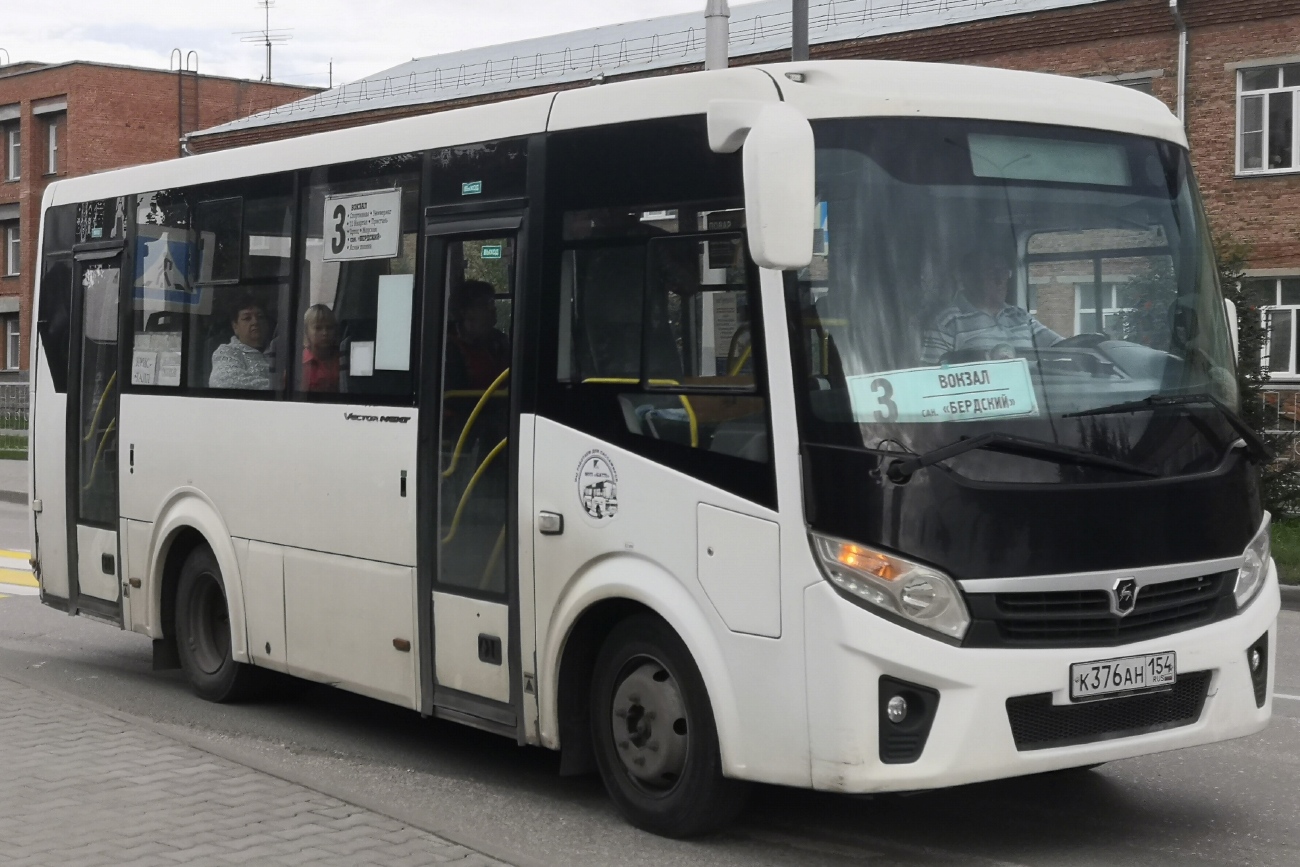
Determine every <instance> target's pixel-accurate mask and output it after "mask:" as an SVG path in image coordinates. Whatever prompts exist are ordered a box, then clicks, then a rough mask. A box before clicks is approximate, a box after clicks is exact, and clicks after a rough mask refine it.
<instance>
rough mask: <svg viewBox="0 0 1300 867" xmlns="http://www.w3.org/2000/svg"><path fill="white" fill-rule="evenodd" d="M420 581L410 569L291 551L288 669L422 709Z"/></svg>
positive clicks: (287, 606)
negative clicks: (415, 593)
mask: <svg viewBox="0 0 1300 867" xmlns="http://www.w3.org/2000/svg"><path fill="white" fill-rule="evenodd" d="M414 584H415V570H414V569H412V568H409V567H402V566H391V565H388V564H386V563H374V562H370V561H367V560H356V559H353V558H349V557H336V556H332V555H329V554H318V553H316V552H314V551H303V550H299V549H294V548H289V549H285V552H284V624H285V641H286V644H287V646H288V650H289V673H290V674H294V675H298V676H300V677H305V678H308V679H310V680H316V681H321V682H324V683H330V684H333V685H334V686H338V687H342V688H344V689H348V690H351V691H353V692H359V693H361V694H362V695H368V696H371V697H372V698H378V699H382V700H383V701H390V702H393V703H394V704H400V705H402V706H404V707H409V708H412V709H415V710H418V709H419V707H420V699H419V694H418V692H419V691H418V687H417V681H416V674H417V671H416V665H415V661H416V659H418V658H419V654H418V653H417V652H415V650H416V648H417V647H418V641H417V636H416V626H415V611H414V609H413V608H412V606H411V595H412V594H411V588H412V587H413V586H414ZM251 619H252V618H251V616H250V621H251ZM401 641H406V642H409V644H407V645H406V647H407V648H408V649H407V650H405V651H403V650H399V649H398V644H399V643H400V642H401Z"/></svg>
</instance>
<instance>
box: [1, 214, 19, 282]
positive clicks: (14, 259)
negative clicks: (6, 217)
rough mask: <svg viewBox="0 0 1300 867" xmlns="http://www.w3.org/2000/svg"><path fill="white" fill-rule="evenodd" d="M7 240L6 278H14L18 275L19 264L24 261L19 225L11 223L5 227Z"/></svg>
mask: <svg viewBox="0 0 1300 867" xmlns="http://www.w3.org/2000/svg"><path fill="white" fill-rule="evenodd" d="M4 240H5V276H6V277H13V276H15V275H16V274H17V273H18V264H19V262H21V261H22V246H21V244H20V243H19V239H18V224H17V223H9V224H8V225H6V226H5V227H4Z"/></svg>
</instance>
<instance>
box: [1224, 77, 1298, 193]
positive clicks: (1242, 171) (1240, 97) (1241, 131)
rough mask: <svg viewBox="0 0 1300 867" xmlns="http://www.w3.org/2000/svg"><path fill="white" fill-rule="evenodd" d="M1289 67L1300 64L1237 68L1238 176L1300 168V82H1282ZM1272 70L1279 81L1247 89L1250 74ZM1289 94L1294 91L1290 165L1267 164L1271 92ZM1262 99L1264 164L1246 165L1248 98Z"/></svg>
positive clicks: (1285, 172) (1268, 173)
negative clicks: (1245, 85) (1244, 85)
mask: <svg viewBox="0 0 1300 867" xmlns="http://www.w3.org/2000/svg"><path fill="white" fill-rule="evenodd" d="M1287 66H1300V64H1295V63H1270V64H1261V65H1259V66H1247V67H1241V68H1239V69H1238V70H1237V130H1236V144H1235V147H1236V154H1237V155H1236V166H1237V174H1239V175H1275V174H1287V173H1290V172H1296V171H1300V104H1297V102H1300V100H1298V99H1297V94H1300V84H1293V85H1282V84H1281V82H1283V81H1284V80H1285V78H1284V73H1283V71H1282V70H1283V68H1284V67H1287ZM1268 69H1272V70H1274V71H1276V72H1277V75H1278V79H1277V80H1278V82H1279V84H1278V85H1277V86H1275V87H1271V88H1268V89H1266V90H1250V91H1247V90H1244V89H1243V84H1244V82H1245V77H1246V76H1247V75H1252V74H1255V73H1259V72H1263V71H1265V70H1268ZM1275 93H1289V94H1291V164H1290V165H1289V166H1278V167H1276V168H1274V167H1270V166H1269V165H1268V141H1269V128H1268V125H1269V111H1268V104H1269V102H1270V100H1271V97H1272V94H1275ZM1255 98H1258V99H1261V100H1262V101H1263V107H1262V112H1261V116H1262V120H1261V123H1262V125H1261V127H1260V128H1259V130H1257V132H1258V133H1259V134H1260V136H1261V138H1262V145H1261V146H1262V151H1261V163H1262V165H1261V166H1260V167H1259V168H1247V167H1246V151H1245V136H1246V132H1245V123H1246V100H1248V99H1255Z"/></svg>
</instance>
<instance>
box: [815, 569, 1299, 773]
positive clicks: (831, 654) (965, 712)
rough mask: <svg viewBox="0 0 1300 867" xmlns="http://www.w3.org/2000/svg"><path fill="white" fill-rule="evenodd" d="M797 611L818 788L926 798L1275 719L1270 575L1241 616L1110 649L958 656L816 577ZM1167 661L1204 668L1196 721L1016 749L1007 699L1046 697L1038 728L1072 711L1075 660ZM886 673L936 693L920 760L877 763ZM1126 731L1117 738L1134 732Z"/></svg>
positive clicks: (1184, 673) (1238, 733)
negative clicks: (923, 793)
mask: <svg viewBox="0 0 1300 867" xmlns="http://www.w3.org/2000/svg"><path fill="white" fill-rule="evenodd" d="M805 603H806V604H805V617H806V618H807V619H806V624H805V630H806V632H805V635H806V642H807V644H806V647H807V656H806V659H807V665H808V715H809V728H810V731H809V734H810V742H811V743H810V746H811V752H812V778H813V787H814V788H817V789H822V790H827V791H838V792H851V793H862V792H885V791H904V790H915V789H927V788H938V787H942V786H952V785H960V784H964V783H973V782H979V781H982V780H992V779H998V778H1002V777H1013V776H1020V775H1023V774H1035V773H1042V772H1044V771H1052V770H1059V769H1062V768H1070V767H1077V766H1081V765H1091V764H1096V763H1099V762H1109V761H1113V760H1115V759H1123V758H1130V757H1133V756H1139V755H1144V754H1147V753H1155V752H1161V751H1164V750H1173V749H1180V748H1182V747H1190V746H1197V745H1200V744H1209V743H1214V742H1216V741H1222V740H1227V739H1229V738H1237V737H1242V736H1245V735H1249V734H1253V733H1255V732H1258V731H1260V730H1261V729H1263V728H1264V726H1265V725H1267V723H1268V720H1269V717H1270V716H1271V714H1272V709H1273V682H1274V671H1273V667H1274V662H1273V661H1274V660H1275V659H1276V658H1277V654H1276V647H1277V615H1278V611H1279V609H1280V607H1281V604H1280V593H1279V591H1278V583H1277V573H1276V569H1275V568H1273V567H1270V570H1269V575H1268V579H1267V581H1266V582H1265V585H1264V587H1263V588H1262V589H1261V591H1260V593H1259V594H1258V595H1257V596H1256V597H1255V599H1254V601H1253V602H1251V603H1250V604H1249V605H1248V606H1247V607H1246V609H1245V610H1244V611H1242V612H1240V613H1238V614H1237V615H1236V616H1234V617H1231V618H1229V619H1227V620H1224V621H1221V622H1218V623H1214V624H1211V625H1208V626H1204V627H1201V628H1198V629H1193V630H1189V631H1187V632H1181V633H1177V634H1174V635H1169V636H1165V637H1163V638H1156V639H1151V640H1148V641H1142V642H1136V643H1133V644H1125V645H1119V646H1113V647H1084V648H1066V649H1058V648H1049V649H1043V648H1035V649H976V648H962V647H954V646H952V645H949V644H946V643H944V642H941V641H938V640H935V639H932V638H929V637H928V636H926V635H923V634H920V633H918V632H914V631H912V630H910V629H907V628H905V627H902V626H897V625H895V624H893V623H891V622H889V621H886V620H884V619H883V618H881V617H877V616H875V615H874V614H872V613H870V612H869V611H867V610H864V609H863V608H861V607H859V606H857V605H855V604H853V603H852V602H849V601H848V600H846V599H844V598H842V597H840V596H839V595H838V594H837V593H836V592H835V590H834V589H832V587H831V586H830V585H829V584H828V583H826V582H824V581H823V582H820V583H818V584H815V585H813V586H811V587H809V588H808V589H807V591H806V597H805ZM1265 633H1267V636H1268V638H1267V642H1268V653H1267V664H1268V668H1269V671H1268V679H1267V684H1266V692H1265V698H1264V704H1263V707H1259V706H1257V705H1256V700H1255V690H1254V686H1253V683H1252V680H1251V676H1250V669H1249V662H1248V659H1247V650H1248V648H1250V647H1251V645H1253V644H1254V643H1255V642H1256V641H1257V640H1259V639H1260V638H1261V636H1264V635H1265ZM1166 651H1173V652H1174V653H1175V654H1177V671H1178V675H1179V678H1180V680H1186V681H1187V682H1188V683H1189V684H1190V682H1191V677H1190V676H1192V675H1194V674H1195V673H1197V672H1208V677H1209V685H1208V690H1207V691H1206V695H1205V701H1204V705H1203V707H1202V708H1201V710H1200V714H1199V717H1196V716H1193V717H1192V719H1193V720H1194V721H1192V722H1189V723H1186V724H1180V725H1178V726H1177V727H1174V728H1165V729H1163V730H1158V731H1151V732H1149V733H1143V734H1132V735H1127V736H1114V734H1113V733H1112V734H1109V735H1103V736H1102V737H1101V738H1098V739H1094V740H1091V742H1087V743H1074V744H1071V745H1065V746H1048V747H1041V746H1038V745H1034V746H1032V747H1030V746H1026V743H1024V742H1022V744H1021V746H1020V747H1019V748H1018V747H1017V742H1016V738H1015V736H1014V735H1013V730H1012V725H1011V720H1010V712H1009V708H1008V705H1007V701H1008V699H1015V698H1020V697H1025V696H1040V698H1039V699H1038V701H1039V702H1040V707H1039V708H1038V712H1039V714H1040V717H1039V718H1040V719H1042V718H1045V719H1048V720H1053V719H1061V717H1060V716H1059V715H1058V714H1057V713H1056V712H1057V709H1063V710H1066V711H1068V710H1070V709H1069V708H1068V707H1065V706H1068V705H1070V704H1071V701H1070V695H1069V687H1070V666H1071V665H1072V664H1074V663H1080V662H1089V661H1096V660H1102V659H1116V658H1121V657H1128V656H1137V655H1141V654H1148V653H1163V652H1166ZM882 677H885V678H890V679H894V682H897V681H903V682H905V683H909V684H915V685H917V686H919V687H922V688H928V689H930V690H935V691H937V692H938V695H939V700H938V704H937V707H936V708H935V712H934V714H933V721H932V724H931V727H930V730H929V733H928V737H926V738H925V743H924V747H923V749H921V750H920V752H919V755H918V756H917V757H916V758H915V759H910V760H905V761H902V762H899V761H898V760H897V756H893V757H892V759H893V761H891V762H888V763H887V762H886V761H883V760H882V741H881V731H882V728H883V729H885V731H886V733H888V731H889V729H888V727H889V726H890V725H891V723H890V722H889V721H888V720H887V719H886V718H885V715H884V714H883V713H882V707H881V696H880V693H881V678H882ZM1044 693H1050V694H1051V704H1052V707H1051V709H1046V708H1044V707H1042V706H1041V704H1043V703H1045V699H1043V698H1041V696H1042V694H1044ZM1102 716H1109V714H1106V713H1103V714H1102ZM1119 716H1120V718H1121V719H1123V718H1124V716H1123V714H1120V715H1119ZM1152 719H1153V718H1152V717H1151V716H1150V714H1147V716H1145V717H1143V716H1142V715H1137V716H1135V717H1134V719H1133V722H1136V723H1148V722H1151V721H1152ZM1123 725H1124V724H1123V723H1122V724H1121V727H1120V728H1118V729H1116V731H1125V730H1131V729H1125V728H1124V727H1123ZM1066 728H1067V729H1068V728H1069V726H1068V724H1067V726H1066ZM1086 737H1089V738H1093V737H1096V736H1095V735H1094V734H1089V735H1086ZM1066 739H1067V740H1068V739H1069V738H1066ZM1048 742H1049V743H1051V741H1050V740H1049V741H1048Z"/></svg>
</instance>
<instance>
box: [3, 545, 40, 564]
mask: <svg viewBox="0 0 1300 867" xmlns="http://www.w3.org/2000/svg"><path fill="white" fill-rule="evenodd" d="M0 558H3V559H7V560H22V561H23V562H24V563H26V562H27V561H28V560H30V559H31V558H32V555H31V553H30V552H28V551H10V550H7V549H4V548H0Z"/></svg>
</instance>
